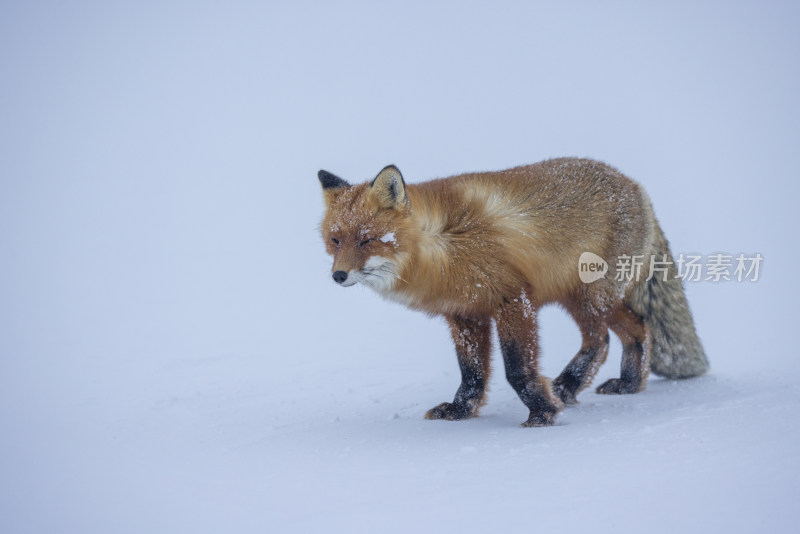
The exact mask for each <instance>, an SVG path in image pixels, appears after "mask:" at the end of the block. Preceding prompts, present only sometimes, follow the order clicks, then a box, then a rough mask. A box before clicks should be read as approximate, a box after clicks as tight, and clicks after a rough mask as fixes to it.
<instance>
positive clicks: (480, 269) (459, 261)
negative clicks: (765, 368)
mask: <svg viewBox="0 0 800 534" xmlns="http://www.w3.org/2000/svg"><path fill="white" fill-rule="evenodd" d="M318 177H319V181H320V183H321V184H322V190H323V196H324V199H325V205H326V213H325V216H324V219H323V221H322V225H321V230H322V237H323V239H324V241H325V244H326V246H327V251H328V253H329V254H330V255H331V256H333V267H332V273H333V279H334V281H335V282H336V283H338V284H339V285H342V286H345V287H348V286H352V285H354V284H358V283H363V284H365V285H367V286H369V287H371V288H372V289H374V290H375V291H377V292H378V293H379V294H381V295H382V296H384V297H386V298H388V299H391V300H394V301H397V302H400V303H403V304H405V305H407V306H409V307H410V308H413V309H416V310H421V311H424V312H426V313H428V314H431V315H441V316H444V318H445V319H446V321H447V323H448V325H449V327H450V333H451V335H452V337H453V341H454V343H455V349H456V355H457V357H458V364H459V367H460V370H461V385H460V386H459V388H458V390H457V391H456V394H455V397H454V399H453V402H445V403H442V404H440V405H438V406H436V407H434V408H432V409H430V410H429V411H428V412H427V413H426V414H425V417H426V418H427V419H448V420H456V419H465V418H469V417H474V416H476V415H478V411H479V410H480V408H481V406H482V405H483V404H484V403H485V401H486V385H487V383H488V380H489V371H490V366H489V357H490V353H491V338H492V336H491V328H492V321H494V324H495V325H496V328H497V333H498V338H499V340H500V350H501V352H502V355H503V361H504V364H505V373H506V378H507V379H508V381H509V383H510V384H511V385H512V387H513V388H514V390H515V391H516V392H517V394H518V395H519V397H520V399H521V400H522V402H523V403H525V405H526V406H527V407H528V409H529V410H530V416H529V417H528V420H527V421H525V422H524V423H523V426H547V425H552V424H553V423H554V421H555V417H556V415H557V414H558V412H559V411H560V410H561V409H562V408H563V406H564V405H569V404H575V403H576V402H577V400H576V395H577V394H578V393H579V392H580V391H581V390H583V389H584V388H586V387H587V386H589V385H590V384H591V382H592V379H593V378H594V376H595V374H596V373H597V370H598V368H599V367H600V365H602V364H603V362H604V361H605V359H606V356H607V354H608V342H609V337H608V330H609V329H611V330H612V331H614V333H616V334H617V336H619V338H620V340H621V342H622V347H623V349H622V350H623V352H622V366H621V367H622V369H621V375H620V377H619V378H614V379H611V380H608V381H607V382H605V383H604V384H602V385H600V386H599V387H598V388H597V392H598V393H605V394H621V393H636V392H639V391H642V390H643V389H644V387H645V385H646V381H647V376H648V373H649V371H650V370H651V369H652V371H653V372H654V373H655V374H657V375H660V376H664V377H669V378H688V377H693V376H698V375H701V374H703V373H704V372H705V371H706V370H707V369H708V360H707V359H706V356H705V353H704V351H703V347H702V345H701V344H700V340H699V339H698V337H697V334H696V332H695V328H694V322H693V320H692V315H691V312H690V311H689V306H688V303H687V301H686V296H685V294H684V291H683V286H682V282H681V279H680V278H679V277H678V274H677V269H676V268H675V264H674V262H673V260H672V255H671V253H670V250H669V245H668V243H667V240H666V238H665V237H664V234H663V232H662V231H661V228H660V227H659V224H658V221H657V220H656V218H655V215H654V213H653V208H652V205H651V203H650V199H649V198H648V196H647V194H646V193H645V192H644V189H643V188H642V187H641V186H640V185H639V184H637V183H636V182H634V181H633V180H631V179H629V178H627V177H625V176H624V175H623V174H622V173H620V172H619V171H617V170H616V169H614V168H612V167H610V166H608V165H605V164H604V163H601V162H598V161H593V160H588V159H574V158H562V159H552V160H547V161H543V162H540V163H536V164H533V165H527V166H522V167H516V168H513V169H508V170H504V171H498V172H480V173H474V174H462V175H458V176H452V177H450V178H443V179H438V180H432V181H429V182H423V183H419V184H406V183H405V181H404V180H403V176H402V174H401V173H400V170H399V169H398V168H397V167H395V166H394V165H389V166H387V167H385V168H384V169H383V170H382V171H381V172H380V173H378V175H377V176H376V177H375V179H374V180H372V181H371V182H369V183H363V184H360V185H350V184H349V183H348V182H346V181H345V180H343V179H341V178H339V177H337V176H335V175H333V174H331V173H329V172H327V171H319V174H318ZM585 252H590V253H592V254H594V255H596V256H599V258H603V259H604V260H605V261H606V262H607V264H608V265H607V266H608V272H607V273H606V274H605V276H600V277H599V279H597V280H595V281H593V282H591V283H585V282H583V281H582V280H581V277H580V275H579V268H578V265H579V259H580V257H581V255H582V254H583V253H585ZM651 256H652V257H654V258H656V259H657V260H658V261H659V262H662V261H663V264H665V265H667V267H663V268H662V269H661V271H662V272H661V273H655V272H654V273H652V274H654V276H650V274H651V273H650V271H651V266H652V265H653V264H651V263H650V260H649V258H650V257H651ZM592 257H594V256H592ZM621 257H643V258H646V260H645V261H644V262H643V265H642V268H641V271H642V272H641V273H639V276H636V277H633V276H617V271H618V269H617V258H621ZM599 258H598V259H599ZM652 270H653V271H655V269H652ZM622 274H624V273H622ZM662 274H663V276H662ZM549 303H557V304H560V305H561V306H563V307H564V309H566V310H567V311H568V312H569V313H570V314H571V315H572V317H573V318H574V319H575V321H576V322H577V324H578V326H579V328H580V331H581V335H582V337H583V342H582V345H581V348H580V351H578V353H577V355H576V356H575V357H574V358H573V359H572V360H571V361H570V362H569V364H567V366H566V368H565V369H564V370H563V371H562V372H561V374H560V375H559V376H558V377H557V378H556V379H555V380H553V381H552V382H551V381H549V380H548V379H547V378H545V377H544V376H542V375H541V374H540V373H539V371H538V366H537V358H538V340H537V339H538V338H537V312H538V310H539V308H540V307H541V306H543V305H545V304H549Z"/></svg>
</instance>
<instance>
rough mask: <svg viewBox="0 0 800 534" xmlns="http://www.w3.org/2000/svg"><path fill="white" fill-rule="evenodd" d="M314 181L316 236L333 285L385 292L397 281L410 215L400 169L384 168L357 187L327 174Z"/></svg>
mask: <svg viewBox="0 0 800 534" xmlns="http://www.w3.org/2000/svg"><path fill="white" fill-rule="evenodd" d="M318 177H319V181H320V184H321V185H322V192H323V195H324V197H325V206H326V213H325V217H324V219H323V220H322V228H321V229H322V238H323V240H324V241H325V246H326V247H327V251H328V253H329V254H330V255H331V256H333V267H332V268H331V272H332V273H333V279H334V281H335V282H336V283H337V284H339V285H342V286H352V285H355V284H357V283H359V282H363V283H365V284H366V285H368V286H370V287H372V288H373V289H376V290H377V291H379V292H381V293H384V292H386V291H389V290H391V289H392V288H393V287H394V285H395V283H396V282H397V280H399V279H400V274H399V270H400V267H401V263H402V258H403V255H404V252H403V251H404V246H403V243H404V241H405V238H406V237H407V231H406V229H405V227H406V226H407V224H406V220H407V219H408V216H409V213H410V212H409V206H408V197H407V196H406V186H405V182H404V181H403V175H402V174H400V170H399V169H398V168H397V167H395V166H394V165H389V166H388V167H385V168H384V169H383V170H382V171H381V172H379V173H378V175H377V176H376V177H375V179H374V180H372V182H369V183H365V184H359V185H350V184H349V183H347V182H346V181H344V180H342V179H341V178H339V177H338V176H335V175H333V174H331V173H329V172H327V171H319V173H318Z"/></svg>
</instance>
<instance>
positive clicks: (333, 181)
mask: <svg viewBox="0 0 800 534" xmlns="http://www.w3.org/2000/svg"><path fill="white" fill-rule="evenodd" d="M317 178H319V183H320V184H322V189H323V190H325V189H337V188H339V187H350V184H348V183H347V182H345V181H344V180H342V179H341V178H339V177H338V176H336V175H335V174H331V173H329V172H328V171H319V172H318V173H317Z"/></svg>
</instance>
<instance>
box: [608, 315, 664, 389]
mask: <svg viewBox="0 0 800 534" xmlns="http://www.w3.org/2000/svg"><path fill="white" fill-rule="evenodd" d="M610 326H611V329H612V330H613V331H614V333H615V334H617V336H619V339H620V341H622V366H621V370H620V377H619V378H612V379H610V380H607V381H606V382H604V383H603V384H601V385H600V386H598V388H597V392H598V393H603V394H608V395H614V394H617V395H618V394H623V393H638V392H639V391H642V390H643V389H644V388H645V386H646V385H647V376H648V375H649V374H650V350H651V343H650V329H649V327H648V326H647V323H645V321H644V319H643V318H642V317H640V316H639V315H637V314H636V313H634V312H633V310H631V309H630V308H629V307H628V306H627V305H625V304H621V305H620V306H619V307H617V309H616V310H615V311H614V314H613V316H612V323H611V325H610Z"/></svg>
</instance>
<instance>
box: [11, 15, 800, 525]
mask: <svg viewBox="0 0 800 534" xmlns="http://www.w3.org/2000/svg"><path fill="white" fill-rule="evenodd" d="M262 4H263V5H262ZM270 4H271V3H252V4H251V3H239V2H233V3H224V4H219V5H214V4H212V3H207V4H206V3H200V2H185V3H181V2H175V3H172V2H153V3H147V2H133V3H129V4H128V5H114V6H112V5H111V4H108V3H102V2H101V3H89V2H85V3H77V2H74V3H36V2H18V3H13V4H8V3H7V5H4V6H3V7H2V8H0V72H2V73H3V75H2V82H0V97H2V98H0V116H1V117H2V118H1V119H0V121H1V124H2V127H0V532H3V533H6V532H8V533H28V532H31V533H50V532H66V533H95V532H97V533H100V532H103V533H105V532H119V533H125V532H132V533H133V532H135V533H142V532H148V533H153V532H313V531H324V532H451V531H458V532H486V531H495V530H496V531H503V532H516V531H523V530H525V531H533V530H549V529H553V528H556V529H560V530H561V531H580V530H585V529H593V530H594V531H599V532H634V531H648V532H676V531H682V532H701V531H703V532H708V531H713V532H769V531H778V530H780V531H790V530H792V529H794V528H795V525H796V522H797V520H796V513H795V510H794V506H795V503H796V500H797V496H798V494H799V492H800V481H798V480H800V446H798V443H800V426H799V425H798V418H797V413H798V409H800V386H798V382H797V377H798V374H799V373H800V361H799V359H798V357H797V347H796V343H795V339H794V335H793V334H794V331H793V328H794V327H795V326H794V320H795V319H796V318H797V311H796V305H795V303H794V301H793V299H794V298H797V294H798V282H797V278H798V275H797V272H796V269H795V268H794V266H795V265H798V264H800V262H799V261H798V260H800V255H799V254H798V252H797V249H796V248H795V247H796V246H797V245H796V242H797V239H796V238H794V237H792V235H791V233H790V232H793V231H796V228H797V226H798V225H797V223H798V221H797V214H796V209H795V203H796V201H795V197H796V195H797V191H798V188H797V186H796V183H797V180H798V178H800V177H799V176H798V171H797V168H798V167H797V164H796V162H795V159H796V152H797V149H798V146H800V127H799V126H798V125H799V124H800V113H799V111H800V107H799V106H798V104H797V95H798V94H800V74H799V73H798V67H797V65H798V64H800V62H799V61H798V59H800V58H799V57H798V52H799V51H800V35H799V34H798V33H797V31H796V28H797V27H798V23H800V8H799V7H798V6H797V5H796V4H793V3H789V2H786V3H781V2H772V3H768V4H764V3H760V2H726V3H719V4H712V3H704V2H687V3H680V2H678V3H675V2H672V3H669V4H668V5H664V6H663V7H653V6H649V5H644V4H643V3H630V4H627V5H623V4H615V5H613V6H609V5H602V6H600V5H594V4H593V3H591V2H586V3H580V2H578V3H568V4H564V3H561V4H559V5H558V6H556V5H554V4H553V3H542V5H536V4H535V3H522V2H520V3H503V2H497V3H487V4H478V3H461V2H459V3H455V2H453V3H449V2H445V3H436V4H435V5H433V4H428V3H419V4H417V3H413V2H403V3H401V4H397V5H394V6H381V7H378V5H377V4H376V5H373V4H370V3H363V4H362V3H343V4H336V5H334V4H332V3H331V4H329V3H312V2H306V3H299V2H298V3H295V4H293V5H292V7H289V6H288V5H287V6H278V5H277V4H274V5H270ZM551 4H553V5H551ZM562 155H576V156H591V157H595V158H598V159H602V160H605V161H607V162H609V163H611V164H613V165H615V166H617V167H619V168H620V169H621V170H622V171H623V172H625V173H627V174H628V175H630V176H632V177H634V178H636V179H638V180H639V181H640V182H641V183H642V184H643V185H644V186H645V187H646V188H647V190H648V191H649V193H650V195H651V197H652V199H653V202H654V205H655V208H656V212H657V214H658V216H659V219H660V220H661V223H662V226H663V227H664V230H665V232H666V234H667V236H668V237H669V238H670V240H671V242H672V246H673V250H674V251H675V252H676V253H680V252H684V253H687V254H688V253H700V254H712V253H717V252H723V253H728V254H732V255H736V254H739V253H746V254H755V253H760V254H761V255H762V256H763V257H764V262H763V264H762V266H761V271H760V279H759V280H758V281H757V282H755V283H751V282H742V283H739V282H735V281H734V282H720V283H713V282H696V283H689V284H688V285H687V292H688V295H689V301H690V304H691V305H692V309H693V311H694V315H695V319H696V322H697V326H698V331H699V332H700V335H701V337H702V339H703V342H704V344H705V347H706V351H707V353H708V355H709V359H710V360H711V363H712V366H713V369H712V372H711V373H710V374H709V375H707V376H704V377H702V378H699V379H695V380H690V381H682V382H673V381H667V380H661V379H657V378H651V380H650V383H649V386H648V388H647V390H646V391H645V392H643V393H641V394H638V395H635V396H620V397H606V396H600V395H596V394H594V393H593V392H591V391H587V392H584V393H582V394H581V395H580V396H579V400H580V404H579V405H578V406H576V407H573V408H569V409H567V410H566V411H564V412H563V413H562V414H561V415H560V417H559V419H558V423H557V425H556V426H554V427H551V428H534V429H525V428H521V427H520V426H519V423H521V422H522V421H524V420H525V418H526V416H527V411H526V409H525V407H524V406H523V405H522V403H521V402H520V401H519V399H518V398H517V397H516V395H515V394H514V393H513V391H512V390H511V387H510V386H509V385H508V384H506V383H505V381H504V378H503V376H502V374H503V373H502V372H501V365H499V362H498V361H497V355H495V356H496V358H495V369H496V372H495V374H494V377H493V379H492V383H491V391H490V396H489V403H488V404H487V406H486V407H485V408H484V410H483V414H482V416H481V417H480V418H477V419H473V420H469V421H462V422H442V421H426V420H424V419H423V418H422V415H423V413H424V412H425V410H427V409H428V408H430V407H432V406H434V405H436V404H438V403H439V402H442V401H445V400H450V399H451V398H452V395H453V393H454V392H455V390H456V387H457V386H458V380H459V378H458V368H457V365H456V361H455V356H454V354H453V349H452V347H451V344H450V341H449V336H448V333H447V328H446V326H445V325H444V323H443V322H442V321H441V320H439V319H431V318H428V317H425V316H424V315H422V314H417V313H414V312H411V311H408V310H405V309H404V308H402V307H401V306H399V305H396V304H391V303H388V302H385V301H382V300H381V299H380V298H379V297H377V296H376V295H374V294H372V293H370V292H369V291H368V290H366V289H363V288H351V289H343V288H341V287H335V284H333V282H332V281H331V280H330V275H329V268H330V263H329V259H328V258H327V256H326V255H325V253H324V250H323V246H322V243H321V240H320V238H319V236H318V234H317V229H316V227H317V224H318V221H319V219H320V217H321V213H322V199H321V195H320V192H319V185H318V183H317V179H316V171H317V170H318V169H319V168H325V169H328V170H330V171H332V172H335V173H337V174H339V175H341V176H343V177H344V178H347V179H350V180H353V181H358V180H365V179H368V178H371V177H372V176H374V174H375V173H376V172H377V171H378V170H380V169H381V168H382V167H383V166H384V165H386V164H388V163H395V164H397V165H398V166H399V167H400V168H401V169H402V171H403V173H404V176H405V177H406V179H407V180H408V181H410V182H415V181H421V180H425V179H428V178H432V177H436V176H443V175H447V174H452V173H458V172H463V171H468V170H480V169H499V168H503V167H508V166H512V165H517V164H521V163H528V162H533V161H537V160H540V159H544V158H547V157H552V156H562ZM541 322H542V329H541V340H542V347H543V351H542V366H543V369H544V371H545V373H546V374H549V375H550V376H555V375H556V374H557V373H558V372H559V371H560V369H561V368H562V367H563V365H564V364H565V363H566V362H567V361H568V360H569V358H571V356H572V355H573V354H574V353H575V351H576V350H577V348H578V345H579V335H578V332H577V328H576V327H575V326H574V324H573V323H572V322H571V320H570V319H568V318H567V317H566V316H565V315H564V314H563V313H562V312H561V311H559V310H558V309H555V308H548V309H546V310H545V311H544V312H543V313H542V321H541ZM398 331H399V332H403V333H405V335H403V336H399V337H398V336H397V332H398ZM619 350H620V349H619V345H618V343H617V342H616V340H614V344H613V345H612V348H611V352H610V356H609V361H608V362H607V363H606V365H605V366H604V367H603V368H602V369H601V371H600V374H599V376H598V377H597V379H596V381H595V383H596V384H597V383H601V382H602V381H603V380H605V379H607V378H610V377H613V376H615V375H616V373H617V372H618V366H619Z"/></svg>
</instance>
